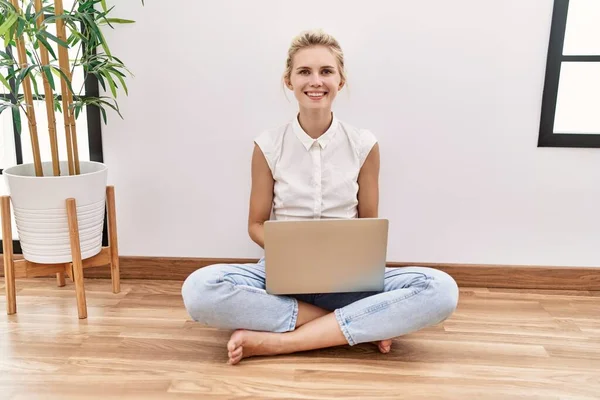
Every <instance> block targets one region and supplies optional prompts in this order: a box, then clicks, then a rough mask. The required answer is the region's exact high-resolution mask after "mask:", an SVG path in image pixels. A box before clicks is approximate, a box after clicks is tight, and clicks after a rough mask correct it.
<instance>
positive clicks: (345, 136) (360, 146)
mask: <svg viewBox="0 0 600 400" xmlns="http://www.w3.org/2000/svg"><path fill="white" fill-rule="evenodd" d="M376 142H377V139H376V138H375V136H374V135H373V134H372V133H371V132H370V131H368V130H365V129H357V128H355V127H353V126H350V125H348V124H346V123H344V122H342V121H340V120H338V119H337V118H336V117H335V115H334V117H333V121H332V123H331V126H330V127H329V129H328V130H327V132H325V133H324V134H323V135H321V137H319V138H318V139H313V138H311V137H310V136H309V135H308V134H307V133H306V132H305V131H304V130H303V129H302V127H301V126H300V123H299V122H298V118H297V117H296V118H294V119H293V120H292V121H290V122H288V123H287V124H285V125H282V126H279V127H277V128H274V129H271V130H267V131H265V132H263V133H262V134H260V135H259V136H258V137H257V138H256V139H255V143H256V144H257V145H258V146H259V148H260V149H261V150H262V152H263V154H264V155H265V158H266V160H267V163H268V164H269V168H270V169H271V173H272V174H273V178H274V180H275V188H274V195H273V216H274V218H275V219H277V220H292V219H295V220H301V219H318V218H356V217H357V216H358V197H357V196H358V174H359V172H360V169H361V167H362V165H363V163H364V162H365V159H366V158H367V156H368V154H369V152H370V151H371V149H372V148H373V146H374V145H375V143H376Z"/></svg>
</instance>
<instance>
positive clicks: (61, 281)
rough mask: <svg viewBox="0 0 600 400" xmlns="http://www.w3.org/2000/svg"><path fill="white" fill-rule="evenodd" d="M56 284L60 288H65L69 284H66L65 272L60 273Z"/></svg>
mask: <svg viewBox="0 0 600 400" xmlns="http://www.w3.org/2000/svg"><path fill="white" fill-rule="evenodd" d="M56 284H57V285H58V287H63V286H65V285H66V284H67V283H66V282H65V273H64V272H58V273H57V274H56Z"/></svg>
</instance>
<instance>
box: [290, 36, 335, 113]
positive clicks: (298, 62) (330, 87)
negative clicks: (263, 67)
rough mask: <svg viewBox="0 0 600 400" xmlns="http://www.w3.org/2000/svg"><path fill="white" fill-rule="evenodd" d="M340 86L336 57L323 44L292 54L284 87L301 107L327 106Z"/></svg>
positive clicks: (328, 108) (317, 107)
mask: <svg viewBox="0 0 600 400" xmlns="http://www.w3.org/2000/svg"><path fill="white" fill-rule="evenodd" d="M342 87H343V82H342V78H341V75H340V71H339V68H338V63H337V60H336V58H335V56H334V55H333V54H332V53H331V51H329V49H328V48H327V47H325V46H313V47H308V48H305V49H302V50H299V51H298V52H297V53H296V54H295V55H294V59H293V65H292V71H291V74H290V81H289V82H288V88H289V89H290V90H293V91H294V95H295V96H296V99H297V100H298V102H299V104H300V107H301V108H305V109H325V110H330V109H331V105H332V103H333V100H334V99H335V97H336V95H337V93H338V91H339V90H340V89H341V88H342Z"/></svg>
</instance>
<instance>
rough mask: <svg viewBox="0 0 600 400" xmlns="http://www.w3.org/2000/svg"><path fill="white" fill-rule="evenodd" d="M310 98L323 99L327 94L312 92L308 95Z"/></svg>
mask: <svg viewBox="0 0 600 400" xmlns="http://www.w3.org/2000/svg"><path fill="white" fill-rule="evenodd" d="M306 94H307V95H308V96H309V97H323V96H325V93H323V92H318V93H312V92H308V93H306Z"/></svg>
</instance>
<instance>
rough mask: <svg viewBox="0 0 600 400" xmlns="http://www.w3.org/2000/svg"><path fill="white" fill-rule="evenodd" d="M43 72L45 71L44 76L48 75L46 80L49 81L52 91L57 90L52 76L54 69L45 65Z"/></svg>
mask: <svg viewBox="0 0 600 400" xmlns="http://www.w3.org/2000/svg"><path fill="white" fill-rule="evenodd" d="M42 71H44V75H46V79H47V80H48V83H49V84H50V87H51V88H52V90H56V88H55V86H54V77H53V76H52V69H51V68H50V67H49V66H47V65H44V66H43V67H42Z"/></svg>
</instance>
